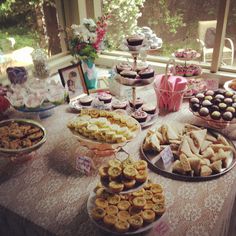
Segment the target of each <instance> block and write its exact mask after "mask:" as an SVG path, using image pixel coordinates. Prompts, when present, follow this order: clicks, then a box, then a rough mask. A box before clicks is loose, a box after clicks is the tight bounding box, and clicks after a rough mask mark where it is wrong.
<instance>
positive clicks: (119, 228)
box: [87, 158, 165, 235]
mask: <svg viewBox="0 0 236 236" xmlns="http://www.w3.org/2000/svg"><path fill="white" fill-rule="evenodd" d="M144 163H145V164H144ZM114 164H115V166H114ZM123 165H124V166H123ZM125 166H126V167H125ZM123 167H124V168H123ZM115 168H116V170H115ZM122 168H123V169H122ZM140 168H141V169H140ZM121 169H122V171H123V172H122V173H123V175H124V176H123V177H122V178H120V177H116V179H115V180H114V179H113V180H112V181H111V182H117V181H119V180H122V182H121V184H119V185H123V186H126V187H125V188H128V189H130V191H129V192H123V193H122V192H120V191H118V190H117V189H118V188H117V187H116V185H114V186H113V185H112V189H115V191H114V192H111V191H107V188H106V187H104V185H103V184H102V183H101V182H100V183H99V184H98V185H97V187H96V188H95V189H94V191H93V192H92V193H91V194H90V196H89V199H88V202H87V210H88V214H89V217H90V219H91V220H92V221H93V222H94V223H95V224H96V225H97V226H98V227H99V228H101V229H102V230H104V231H107V232H109V233H115V234H126V235H128V234H137V233H141V232H144V231H147V230H148V229H151V228H152V227H153V226H154V224H155V222H156V221H158V220H159V219H160V218H161V216H162V215H163V214H164V212H165V195H164V192H163V188H162V186H161V185H160V184H157V183H153V182H152V181H151V180H146V182H145V183H144V184H142V187H141V188H139V189H137V187H136V186H135V182H136V181H138V180H137V179H135V178H136V177H137V178H138V179H139V177H138V176H139V175H141V176H143V175H144V174H143V173H145V179H147V163H146V162H145V161H137V162H134V161H133V160H132V159H130V158H128V159H126V160H125V161H123V162H120V163H117V162H114V160H113V161H110V162H109V163H108V165H107V166H106V167H105V168H104V167H101V168H100V169H99V173H100V175H101V174H102V176H104V175H105V176H104V177H103V178H111V176H113V177H114V173H118V170H119V173H120V170H121ZM133 170H135V172H137V173H136V175H134V174H133V172H134V171H133ZM110 174H111V176H110ZM116 175H117V174H116ZM107 176H108V177H107ZM134 176H136V177H134ZM141 179H142V180H143V177H142V178H141ZM141 179H140V180H141ZM133 186H135V187H133ZM119 190H121V188H120V187H119Z"/></svg>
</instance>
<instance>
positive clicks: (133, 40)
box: [126, 35, 144, 46]
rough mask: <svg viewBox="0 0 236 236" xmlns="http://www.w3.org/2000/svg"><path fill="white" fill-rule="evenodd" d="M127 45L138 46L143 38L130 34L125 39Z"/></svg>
mask: <svg viewBox="0 0 236 236" xmlns="http://www.w3.org/2000/svg"><path fill="white" fill-rule="evenodd" d="M126 40H127V43H128V46H140V45H142V43H143V40H144V38H143V37H141V36H139V35H131V36H129V37H128V38H127V39H126Z"/></svg>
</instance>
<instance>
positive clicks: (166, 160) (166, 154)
mask: <svg viewBox="0 0 236 236" xmlns="http://www.w3.org/2000/svg"><path fill="white" fill-rule="evenodd" d="M159 155H160V158H161V159H162V161H163V164H164V166H165V167H166V168H168V167H169V166H170V165H171V164H172V163H173V161H174V155H173V152H172V150H171V148H170V146H167V147H165V148H164V149H163V150H162V151H161V152H160V154H159Z"/></svg>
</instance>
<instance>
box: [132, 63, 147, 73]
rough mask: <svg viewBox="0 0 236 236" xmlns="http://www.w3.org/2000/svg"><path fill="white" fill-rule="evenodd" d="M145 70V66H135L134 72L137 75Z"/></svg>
mask: <svg viewBox="0 0 236 236" xmlns="http://www.w3.org/2000/svg"><path fill="white" fill-rule="evenodd" d="M147 68H148V66H147V65H137V66H136V68H135V71H136V72H137V73H139V72H140V71H142V70H145V69H147Z"/></svg>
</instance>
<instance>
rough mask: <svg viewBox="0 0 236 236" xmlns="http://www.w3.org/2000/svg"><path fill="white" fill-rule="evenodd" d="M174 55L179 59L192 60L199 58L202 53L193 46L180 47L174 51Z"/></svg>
mask: <svg viewBox="0 0 236 236" xmlns="http://www.w3.org/2000/svg"><path fill="white" fill-rule="evenodd" d="M172 56H173V57H175V58H176V59H179V60H183V61H190V60H194V59H196V58H199V57H200V56H201V54H200V53H198V52H197V51H196V50H194V49H192V48H180V49H178V50H176V51H175V52H174V53H172Z"/></svg>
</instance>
